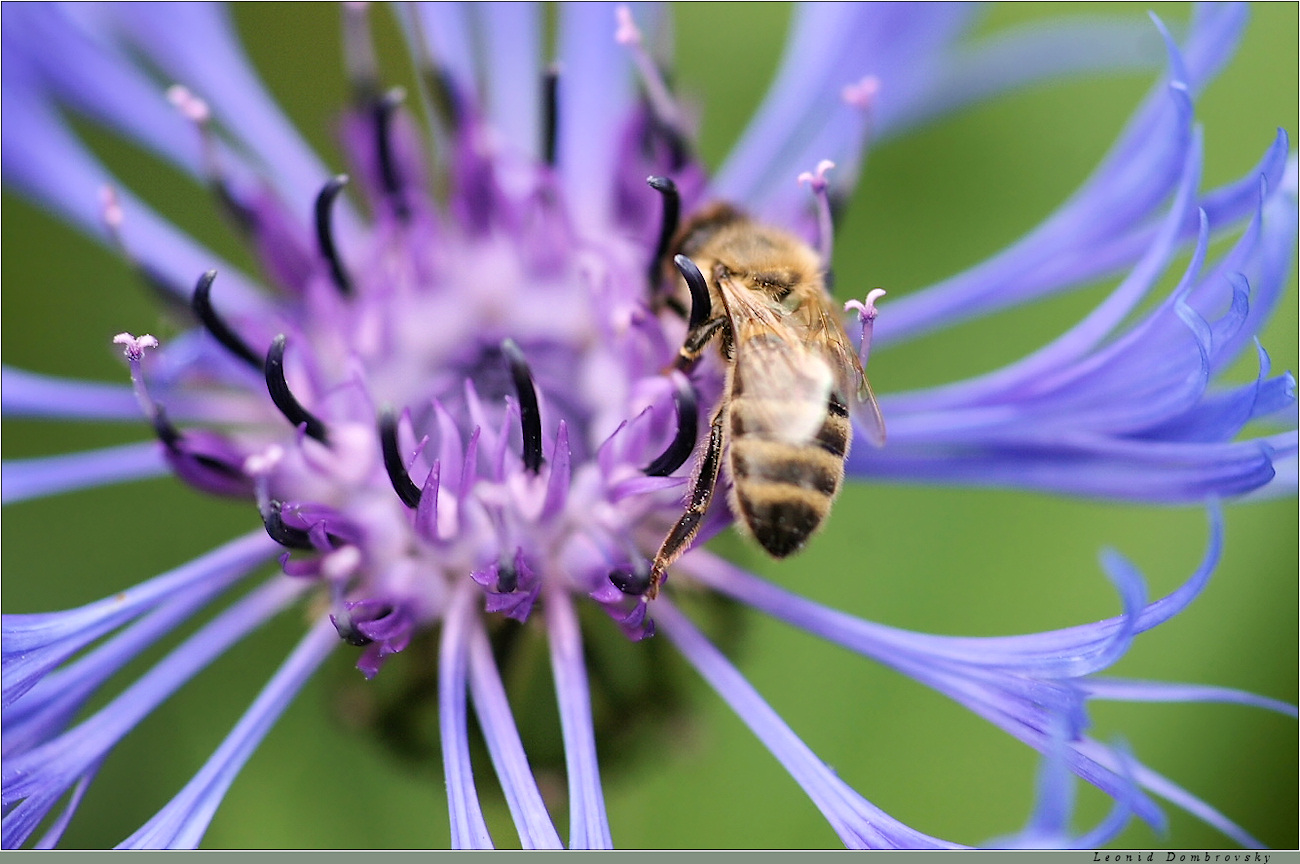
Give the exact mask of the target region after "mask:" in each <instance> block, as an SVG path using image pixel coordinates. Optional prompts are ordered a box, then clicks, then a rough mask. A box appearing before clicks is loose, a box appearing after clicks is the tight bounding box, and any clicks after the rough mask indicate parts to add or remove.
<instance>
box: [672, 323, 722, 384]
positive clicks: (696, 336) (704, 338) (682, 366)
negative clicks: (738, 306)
mask: <svg viewBox="0 0 1300 864" xmlns="http://www.w3.org/2000/svg"><path fill="white" fill-rule="evenodd" d="M727 323H728V319H727V318H726V316H723V315H719V316H718V317H717V318H710V319H709V320H708V321H705V322H704V323H703V324H701V325H700V326H698V327H696V328H694V329H693V330H691V331H690V332H688V333H687V334H686V341H684V342H683V343H682V347H681V350H679V351H678V352H677V358H676V359H675V360H673V368H674V369H677V370H678V371H680V372H689V371H690V370H691V368H692V367H693V366H694V365H695V362H696V361H697V360H699V359H700V355H701V354H703V353H704V349H705V347H706V346H707V345H708V344H709V340H711V339H712V338H713V337H714V336H717V335H718V332H719V331H720V330H722V328H723V325H725V324H727Z"/></svg>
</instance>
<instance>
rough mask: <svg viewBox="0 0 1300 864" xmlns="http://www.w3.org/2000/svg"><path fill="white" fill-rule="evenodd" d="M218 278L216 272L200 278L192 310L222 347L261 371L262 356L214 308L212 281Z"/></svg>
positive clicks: (195, 289)
mask: <svg viewBox="0 0 1300 864" xmlns="http://www.w3.org/2000/svg"><path fill="white" fill-rule="evenodd" d="M216 278H217V271H216V270H209V271H208V272H206V273H204V274H203V275H202V276H200V277H199V281H198V283H197V284H195V286H194V293H193V294H192V295H191V296H190V309H192V310H194V315H195V317H197V318H198V319H199V322H200V323H201V324H203V327H204V329H205V330H207V331H208V332H209V333H211V334H212V338H213V339H216V340H217V342H219V343H221V347H223V348H225V349H226V350H227V351H229V352H230V353H231V354H234V355H235V356H236V357H238V358H239V359H240V360H243V361H244V362H245V363H247V364H248V365H250V366H252V367H253V368H254V369H261V368H262V358H261V356H260V355H258V353H257V352H256V351H254V350H253V349H252V348H249V347H248V343H247V342H245V341H244V340H243V339H241V338H239V334H237V333H236V332H235V331H234V330H231V329H230V327H229V326H227V324H226V322H225V321H222V320H221V318H220V316H218V315H217V311H216V310H215V309H213V308H212V296H211V295H212V281H213V280H214V279H216Z"/></svg>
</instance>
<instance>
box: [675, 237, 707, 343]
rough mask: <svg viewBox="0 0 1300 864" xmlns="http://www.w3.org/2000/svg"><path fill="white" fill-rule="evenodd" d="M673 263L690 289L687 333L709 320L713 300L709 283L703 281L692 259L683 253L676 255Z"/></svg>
mask: <svg viewBox="0 0 1300 864" xmlns="http://www.w3.org/2000/svg"><path fill="white" fill-rule="evenodd" d="M673 263H674V264H676V265H677V270H678V272H680V273H681V274H682V278H683V279H685V280H686V287H687V288H689V289H691V317H690V320H689V321H687V323H686V330H687V332H688V333H689V332H691V331H693V330H697V329H699V328H700V327H702V326H704V322H705V321H708V320H709V317H710V316H711V315H712V314H713V301H712V300H710V299H709V285H708V283H707V282H705V281H704V274H703V273H701V272H700V268H699V267H696V266H695V262H694V261H692V260H691V259H689V258H687V257H686V256H685V255H676V256H674V257H673Z"/></svg>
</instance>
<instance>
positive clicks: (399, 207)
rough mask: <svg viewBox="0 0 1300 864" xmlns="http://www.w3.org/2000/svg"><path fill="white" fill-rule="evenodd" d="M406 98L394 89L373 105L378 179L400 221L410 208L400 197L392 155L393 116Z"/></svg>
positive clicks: (395, 159)
mask: <svg viewBox="0 0 1300 864" xmlns="http://www.w3.org/2000/svg"><path fill="white" fill-rule="evenodd" d="M405 98H406V93H405V92H404V91H403V90H402V89H401V88H400V87H394V88H393V89H392V90H389V91H388V92H387V93H385V94H384V97H383V98H382V99H380V100H379V101H378V102H376V103H375V107H374V115H375V152H376V153H377V154H378V156H379V179H380V182H381V183H382V184H383V187H384V194H386V195H387V196H388V197H389V198H390V199H391V200H392V202H393V209H394V210H395V211H396V212H397V216H398V218H399V219H401V220H402V221H406V220H407V219H408V218H409V217H410V215H411V211H410V208H409V207H408V206H407V204H406V199H405V197H404V196H403V195H402V178H401V177H400V176H399V174H398V171H397V157H396V154H394V153H393V116H394V115H395V114H396V113H397V109H398V107H400V106H401V104H402V101H403V100H404V99H405Z"/></svg>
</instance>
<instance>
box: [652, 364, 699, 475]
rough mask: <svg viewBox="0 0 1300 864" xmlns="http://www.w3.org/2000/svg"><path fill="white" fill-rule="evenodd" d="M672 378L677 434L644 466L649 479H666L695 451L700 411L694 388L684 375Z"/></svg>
mask: <svg viewBox="0 0 1300 864" xmlns="http://www.w3.org/2000/svg"><path fill="white" fill-rule="evenodd" d="M674 378H675V381H676V384H677V389H676V390H674V391H673V407H674V408H675V409H676V410H677V434H675V435H674V436H673V440H672V441H671V442H669V444H668V449H666V450H664V452H663V453H661V454H660V455H659V458H658V459H656V460H655V461H653V462H651V463H650V464H649V465H648V466H646V469H645V473H646V474H647V475H649V476H651V477H667V476H668V475H669V474H671V473H673V472H674V471H676V470H677V469H678V468H680V467H682V465H683V464H684V463H685V462H686V460H687V459H689V458H690V455H691V451H693V450H694V449H695V439H696V436H697V435H698V434H699V424H700V413H699V411H700V409H699V402H698V400H697V399H696V397H695V388H694V387H693V386H691V382H690V379H689V378H687V377H686V376H685V375H677V376H674Z"/></svg>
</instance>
